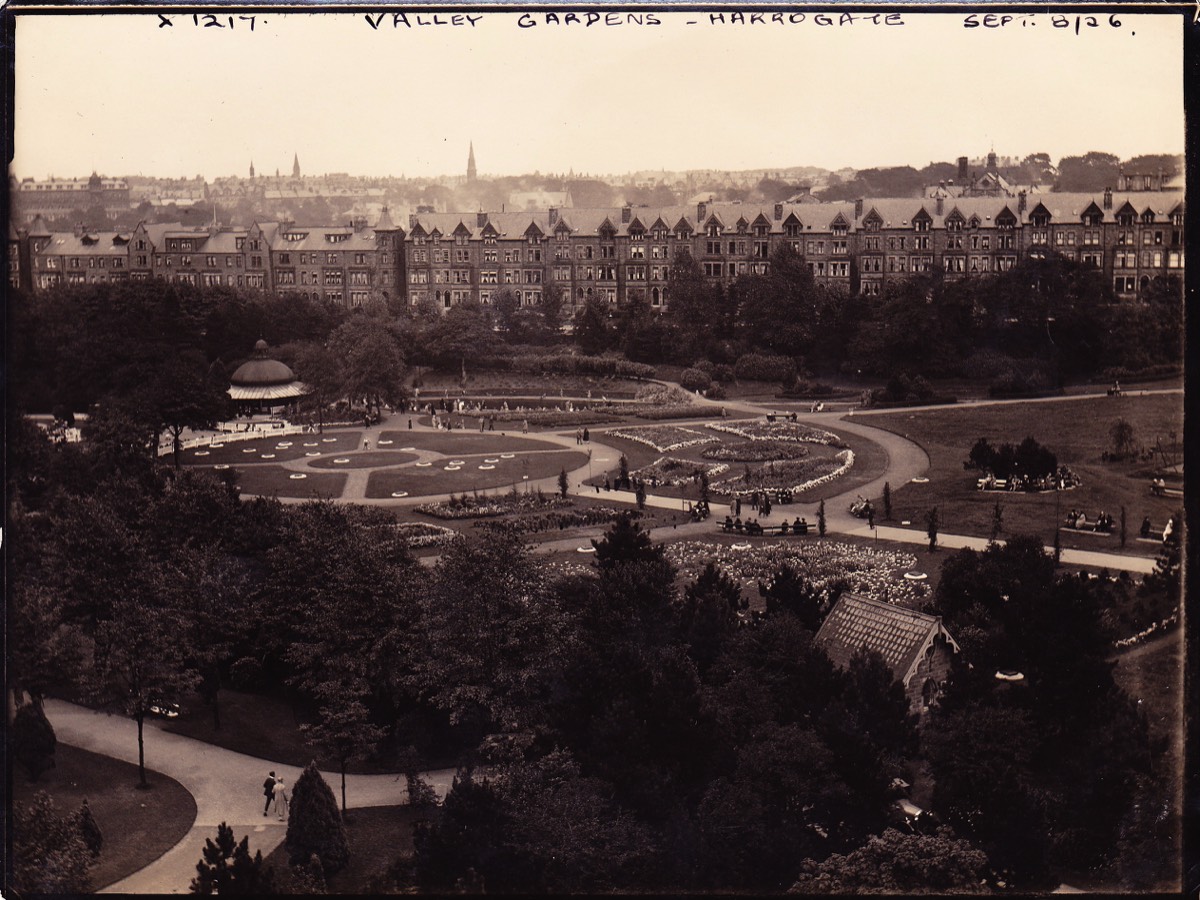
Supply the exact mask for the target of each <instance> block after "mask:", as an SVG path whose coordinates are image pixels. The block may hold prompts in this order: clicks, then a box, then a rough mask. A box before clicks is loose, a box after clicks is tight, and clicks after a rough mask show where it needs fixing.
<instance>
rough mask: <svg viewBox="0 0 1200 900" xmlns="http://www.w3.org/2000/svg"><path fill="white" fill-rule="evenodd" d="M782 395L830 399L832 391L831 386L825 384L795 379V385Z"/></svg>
mask: <svg viewBox="0 0 1200 900" xmlns="http://www.w3.org/2000/svg"><path fill="white" fill-rule="evenodd" d="M784 393H786V394H789V395H794V396H796V397H832V396H833V394H834V389H833V386H832V385H828V384H825V382H823V381H809V380H807V379H804V378H797V379H796V381H795V383H794V384H792V386H791V387H790V388H789V389H788V390H786V391H785V392H784Z"/></svg>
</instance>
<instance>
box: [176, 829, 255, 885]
mask: <svg viewBox="0 0 1200 900" xmlns="http://www.w3.org/2000/svg"><path fill="white" fill-rule="evenodd" d="M273 880H274V879H273V878H272V877H271V870H270V869H264V868H263V856H262V851H261V850H259V851H257V852H256V853H255V854H254V856H253V857H251V856H250V836H249V835H247V836H245V837H243V838H242V839H241V841H237V840H236V839H235V838H234V836H233V829H232V828H230V827H229V826H228V825H226V824H225V823H224V822H222V823H221V824H220V825H218V826H217V839H216V841H214V840H213V839H212V838H206V839H205V841H204V850H203V856H202V857H201V859H200V861H199V862H198V863H196V877H195V878H193V879H192V883H191V885H190V890H191V892H192V893H193V894H203V895H206V896H209V895H212V894H217V895H219V896H222V897H229V896H243V897H260V896H262V895H264V894H269V893H271V892H272V891H271V887H272V882H273Z"/></svg>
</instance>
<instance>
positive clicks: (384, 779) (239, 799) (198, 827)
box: [46, 700, 455, 894]
mask: <svg viewBox="0 0 1200 900" xmlns="http://www.w3.org/2000/svg"><path fill="white" fill-rule="evenodd" d="M46 716H47V718H49V719H50V722H51V724H53V726H54V731H55V733H56V734H57V736H58V739H59V740H60V741H62V742H63V743H65V744H70V745H71V746H74V747H81V748H83V749H85V750H91V751H92V752H93V753H103V754H104V755H105V756H111V757H113V758H114V759H121V760H124V761H125V762H129V763H133V764H134V765H136V764H137V724H136V723H135V722H134V721H133V720H132V719H127V718H125V717H124V716H117V715H109V714H106V713H102V712H95V711H93V710H90V709H86V708H84V707H82V706H77V705H75V704H73V703H66V702H64V701H61V700H47V701H46ZM145 734H146V758H147V768H150V769H153V770H154V771H156V772H161V773H163V774H164V775H169V776H170V777H171V778H174V779H175V780H176V781H178V782H179V783H180V784H182V785H183V786H184V788H186V789H187V790H188V792H189V793H191V795H192V796H193V797H194V798H195V800H196V820H195V821H194V822H193V823H192V828H191V830H190V831H189V832H188V834H187V836H186V837H184V839H183V840H181V841H180V842H179V843H178V844H176V845H175V846H174V847H172V848H171V849H170V850H168V851H167V852H166V853H165V854H163V855H162V856H160V857H159V858H158V859H157V860H155V861H154V862H152V863H151V864H150V865H148V866H146V867H145V868H144V869H141V870H140V871H138V872H135V873H133V874H132V875H130V876H128V877H127V878H124V879H122V880H121V881H118V882H116V883H114V884H111V885H109V886H108V887H106V888H104V889H103V890H102V891H100V893H128V894H186V893H187V892H188V884H189V883H190V882H191V879H192V877H193V876H194V875H195V874H196V863H197V862H198V861H199V860H200V857H201V853H202V851H203V849H204V841H205V839H206V838H215V837H216V834H217V825H219V824H220V823H221V822H225V823H227V824H228V825H230V826H231V827H232V828H233V832H234V835H235V836H236V837H237V838H238V839H239V840H240V839H241V838H242V837H243V836H244V835H248V836H249V838H250V852H251V853H254V852H255V851H256V850H261V851H262V852H263V856H266V855H267V854H268V853H270V852H271V851H272V850H273V849H275V847H277V846H278V845H279V844H280V843H282V842H283V838H284V835H285V831H286V826H285V823H283V822H280V821H278V820H277V819H276V818H275V814H274V812H272V814H271V815H270V816H269V817H264V816H263V814H262V808H263V799H264V798H263V794H262V783H263V779H264V778H266V776H267V772H269V771H271V770H274V771H275V772H276V773H278V774H279V775H281V776H282V777H283V778H284V779H285V780H286V781H287V783H288V785H289V786H291V787H294V786H295V784H296V780H297V779H298V778H299V777H300V769H298V768H295V767H294V766H285V765H281V764H279V763H272V762H270V761H269V760H264V759H258V758H257V757H253V756H247V755H245V754H243V753H235V752H234V751H232V750H225V749H224V748H221V747H216V746H213V745H212V744H207V743H204V742H203V741H197V740H194V739H193V738H189V737H184V736H183V735H178V734H172V733H170V732H168V731H164V730H163V729H162V728H161V727H160V726H159V724H158V723H157V722H153V721H149V720H148V721H147V722H146V724H145ZM321 774H322V775H323V776H324V777H325V780H326V781H327V782H328V783H329V786H330V787H331V788H332V789H333V791H334V796H336V797H340V796H341V794H340V791H341V776H340V775H339V774H337V773H331V772H322V773H321ZM454 774H455V770H453V769H440V770H437V771H432V772H424V773H422V775H423V776H424V778H425V780H426V781H428V782H429V784H430V786H431V787H433V788H434V790H436V791H437V793H438V796H444V795H445V793H446V791H448V790H449V788H450V784H451V781H452V780H453V778H454ZM406 802H408V791H407V789H406V784H405V779H404V776H402V775H347V776H346V805H347V807H363V806H394V805H397V804H403V803H406Z"/></svg>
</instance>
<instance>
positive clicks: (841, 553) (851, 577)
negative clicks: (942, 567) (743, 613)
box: [666, 540, 929, 609]
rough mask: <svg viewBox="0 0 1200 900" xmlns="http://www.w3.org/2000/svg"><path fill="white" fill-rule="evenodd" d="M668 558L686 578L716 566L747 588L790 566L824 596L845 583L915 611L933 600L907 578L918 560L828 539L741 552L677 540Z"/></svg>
mask: <svg viewBox="0 0 1200 900" xmlns="http://www.w3.org/2000/svg"><path fill="white" fill-rule="evenodd" d="M666 554H667V558H668V559H669V560H670V561H671V562H672V563H673V564H674V565H675V566H676V567H678V568H679V570H680V573H681V575H682V577H684V578H687V579H691V578H694V577H696V575H698V574H699V572H700V571H701V570H702V569H703V568H704V567H705V565H707V564H708V563H709V562H715V563H716V564H717V565H718V566H719V567H720V568H721V569H722V570H724V571H725V572H726V574H728V575H730V576H731V577H732V578H734V580H736V581H739V582H741V583H743V584H744V583H745V582H747V581H759V580H761V581H763V582H769V581H770V579H771V578H772V577H773V576H774V575H775V573H776V572H778V571H779V569H780V568H782V567H783V566H785V565H786V566H789V567H791V568H792V569H793V570H795V571H796V572H797V573H798V574H799V575H800V576H801V577H803V578H804V579H806V580H807V581H809V582H810V583H811V584H812V585H813V586H814V587H815V588H817V589H818V590H820V591H828V590H830V589H831V588H832V587H834V586H835V585H837V584H838V583H839V582H841V583H842V584H843V585H844V586H846V587H847V589H849V590H851V591H854V592H855V593H858V594H862V595H864V596H867V597H870V598H872V599H874V600H883V601H885V602H887V603H892V604H895V605H897V606H904V607H907V608H910V609H919V608H920V607H921V605H922V603H923V602H924V601H925V600H926V599H927V598H928V597H929V588H928V586H927V583H926V582H920V581H905V580H904V577H903V573H904V572H906V571H908V570H910V569H912V568H913V567H914V566H916V564H917V558H916V556H914V555H913V554H912V553H908V552H905V551H902V550H887V549H878V548H875V547H870V546H862V545H858V544H846V543H842V542H840V541H829V540H821V541H804V542H802V543H790V542H783V541H779V542H773V543H756V544H753V545H751V546H750V547H749V548H748V549H742V550H733V549H731V546H730V545H729V544H724V543H717V542H709V541H677V542H675V543H672V544H667V545H666Z"/></svg>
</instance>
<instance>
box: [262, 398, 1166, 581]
mask: <svg viewBox="0 0 1200 900" xmlns="http://www.w3.org/2000/svg"><path fill="white" fill-rule="evenodd" d="M660 383H661V384H664V385H667V386H673V387H678V385H675V384H673V383H671V382H660ZM1126 393H1127V394H1128V395H1130V396H1132V395H1134V392H1126ZM1136 393H1137V395H1148V394H1181V393H1182V390H1181V389H1178V388H1166V389H1155V390H1149V391H1139V392H1136ZM1104 396H1106V394H1103V393H1092V394H1071V395H1064V396H1058V397H1043V398H1032V399H1017V400H971V401H965V402H963V403H956V404H952V405H946V406H945V407H944V408H948V409H949V408H953V409H960V408H963V407H976V406H1002V405H1010V404H1013V403H1049V402H1056V401H1063V400H1084V399H1091V398H1096V397H1104ZM693 403H694V404H695V405H696V410H697V416H696V417H695V418H694V419H679V420H675V419H673V420H671V424H675V425H697V424H702V423H704V422H710V421H712V420H713V419H714V418H717V417H719V416H720V414H721V411H724V412H725V414H726V415H727V416H728V417H730V418H737V417H739V416H764V415H766V414H767V413H769V412H784V411H787V412H791V411H792V410H793V408H795V409H794V411H795V413H796V419H797V421H798V422H803V423H806V424H810V425H814V426H817V427H821V428H829V429H833V430H836V431H840V432H845V433H848V434H854V435H858V436H859V437H862V438H864V439H866V440H869V441H871V442H872V443H874V444H876V445H878V446H879V447H880V448H882V449H883V451H884V453H885V454H886V457H887V462H886V464H885V467H884V471H883V472H882V473H881V474H880V475H879V476H878V477H877V478H875V479H874V480H873V481H870V482H868V483H866V484H862V485H858V486H856V487H855V488H853V489H850V490H847V491H845V492H843V493H841V494H836V495H834V496H832V497H828V498H826V504H825V521H826V529H827V531H828V533H830V534H844V535H852V536H855V537H860V538H869V539H875V540H879V539H883V540H887V541H893V542H897V543H904V544H914V545H921V546H925V545H927V544H928V537H927V536H926V534H925V531H924V530H923V529H920V528H898V527H889V526H878V527H877V528H876V529H875V530H874V531H872V530H871V529H870V528H868V527H867V523H866V522H865V521H864V520H862V519H858V518H855V517H854V516H852V515H850V512H849V509H848V507H849V504H850V501H851V500H852V499H853V498H854V497H856V496H857V495H860V494H861V495H862V496H867V497H871V496H878V495H879V494H881V493H882V492H883V485H884V482H889V481H890V482H891V483H892V484H895V485H899V484H904V483H906V482H907V481H909V480H910V479H912V478H916V477H919V476H921V475H923V474H924V473H925V472H926V471H928V469H929V457H928V456H927V455H926V453H925V451H924V450H923V449H921V447H920V446H919V445H918V444H916V443H914V442H913V441H911V440H909V439H907V438H905V437H903V436H901V435H898V434H895V433H894V432H891V431H886V430H884V429H882V428H876V427H873V426H871V425H869V424H868V423H867V422H866V421H863V420H864V418H868V417H869V416H871V415H875V414H879V413H884V412H886V413H894V412H897V411H898V409H895V408H889V409H886V410H859V409H857V408H856V405H855V404H853V403H848V404H830V407H831V408H830V409H829V410H828V411H824V412H817V413H814V412H809V411H807V410H806V409H803V408H796V407H803V406H804V405H805V404H804V403H803V402H797V401H779V402H777V403H765V402H757V401H750V400H720V401H718V400H709V399H707V398H704V397H699V396H696V397H694V399H693ZM835 407H836V408H835ZM937 408H939V407H930V406H922V407H919V409H921V410H926V409H937ZM395 418H396V420H397V421H401V420H403V419H407V418H408V416H405V415H400V414H396V416H395ZM413 419H414V424H413V431H423V432H436V431H437V429H436V428H434V427H432V426H429V425H421V424H420V423H419V422H418V421H416V417H413ZM389 421H390V417H389V418H386V419H384V421H383V422H380V423H378V424H376V425H374V426H371V427H370V428H368V429H365V431H364V433H363V436H364V437H366V438H368V439H369V440H370V442H371V446H372V447H373V448H377V445H378V440H379V435H380V434H381V433H383V432H384V431H395V430H398V429H399V428H400V426H399V425H391V424H389ZM647 424H649V423H647ZM608 427H617V426H603V425H601V426H597V427H596V428H595V429H592V432H593V434H592V439H591V441H590V442H589V443H588V444H587V445H585V446H584V447H583V448H582V449H585V450H590V451H591V452H592V464H591V465H582V466H580V467H579V468H577V469H575V470H573V471H570V472H568V473H567V477H568V481H569V483H570V487H569V489H568V490H569V491H570V493H572V494H574V495H576V496H580V497H588V498H591V499H595V496H596V495H595V488H594V487H590V486H588V485H586V484H585V483H584V482H585V481H586V479H587V478H588V477H589V475H593V474H600V473H602V472H604V471H606V470H612V469H615V468H616V465H615V463H616V461H617V460H618V459H619V458H620V455H621V452H620V451H619V450H618V449H616V448H615V447H612V446H610V445H607V444H604V443H603V442H602V438H603V434H602V431H603V430H604V429H605V428H608ZM356 430H358V429H356ZM465 433H472V432H471V431H467V432H465ZM506 433H510V432H509V431H508V430H506ZM530 436H531V437H536V438H537V439H538V440H542V441H546V442H548V443H552V444H556V445H558V446H559V447H561V448H564V449H573V450H579V449H581V448H580V446H579V445H577V444H576V443H575V438H574V429H573V428H572V429H571V430H570V431H561V432H554V431H539V432H535V433H531V435H530ZM597 436H599V437H600V438H601V440H597ZM363 452H368V451H360V450H354V451H350V452H349V453H344V452H343V453H342V455H345V456H353V455H355V454H356V453H363ZM370 452H374V451H370ZM418 452H419V453H420V454H421V458H422V459H435V458H440V457H441V456H442V454H438V453H434V452H432V451H418ZM529 452H536V451H529ZM309 462H310V460H307V459H300V460H292V461H290V462H286V463H282V465H283V466H284V467H285V468H288V469H291V470H295V471H302V470H304V469H306V468H307V467H308V464H309ZM404 465H415V462H410V463H407V464H400V466H399V467H400V468H402V467H403V466H404ZM385 468H387V469H392V468H397V466H394V465H393V466H378V467H370V468H361V469H351V470H347V475H348V479H347V483H346V486H345V488H344V489H343V491H342V494H341V496H340V497H338V498H337V499H336V501H335V502H339V503H360V504H364V505H369V506H388V507H403V506H415V505H417V504H419V503H425V502H437V501H441V500H446V499H448V498H449V497H450V494H436V495H422V496H416V497H405V498H378V499H372V498H368V497H366V496H365V492H366V484H367V479H368V478H369V477H370V475H371V473H372V472H375V471H378V470H380V469H385ZM529 488H530V489H531V490H536V489H538V488H540V489H542V490H544V491H547V492H555V491H557V490H558V483H557V477H556V476H550V477H546V478H541V479H531V480H530V482H529ZM603 497H604V499H605V500H606V501H613V502H618V503H629V504H635V503H636V501H635V498H634V495H633V493H632V492H631V491H606V492H604V494H603ZM279 499H280V500H281V502H284V503H304V502H307V501H306V500H305V499H303V498H283V497H281V498H279ZM646 504H647V505H649V506H654V507H658V508H661V509H681V510H682V509H686V505H685V504H684V503H683V502H682V501H680V500H679V499H676V498H672V497H661V496H657V495H647V497H646ZM816 511H817V503H815V502H810V503H804V502H799V503H793V504H791V505H789V506H788V507H786V509H783V508H778V514H779V515H780V519H779V520H778V521H782V517H783V513H786V514H787V516H786V517H787V518H792V517H794V516H796V515H801V516H804V517H806V518H807V519H808V520H809V522H810V523H812V522H815V521H816ZM759 519H760V521H764V522H765V523H766V524H767V525H771V524H776V520H775V516H774V515H772V516H760V517H759ZM712 527H713V526H712V524H711V522H709V523H688V524H685V525H677V526H664V527H661V528H659V529H655V536H657V537H660V538H666V537H668V536H670V535H671V534H678V533H679V532H680V531H681V530H682V531H683V533H685V534H689V535H691V534H693V533H696V534H702V533H705V532H711V530H712ZM579 543H580V540H579V539H574V540H572V539H567V540H564V541H547V542H543V543H541V544H539V545H538V546H539V548H542V549H546V550H560V549H568V548H570V547H571V546H574V545H578V544H579ZM938 545H939V546H940V547H942V548H945V549H947V550H955V549H959V548H963V547H970V548H973V549H977V550H982V549H984V548H985V547H987V545H988V541H987V540H986V539H985V538H979V537H972V536H966V535H955V534H949V533H945V532H941V533H939V534H938ZM1046 549H1047V551H1050V552H1053V548H1052V547H1049V546H1047V548H1046ZM1061 559H1062V561H1063V562H1064V563H1066V564H1068V565H1079V566H1090V567H1095V568H1108V569H1112V570H1122V569H1124V570H1127V571H1130V572H1137V573H1141V574H1146V573H1149V572H1152V571H1153V570H1154V560H1153V559H1150V558H1146V557H1136V556H1126V555H1123V554H1119V553H1106V552H1101V551H1089V550H1070V549H1064V550H1062V555H1061ZM435 560H436V557H429V558H426V559H425V560H424V561H425V562H426V563H432V562H433V561H435Z"/></svg>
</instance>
